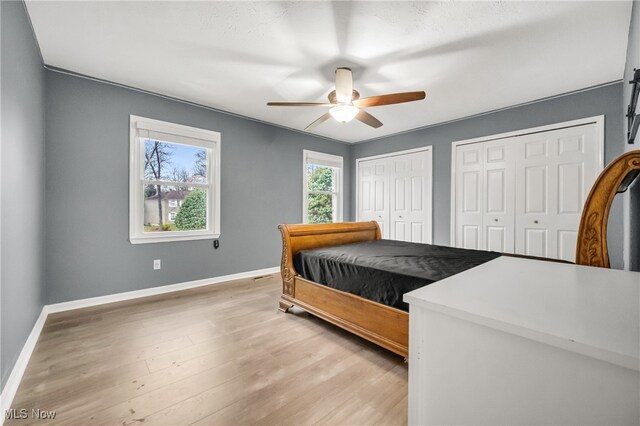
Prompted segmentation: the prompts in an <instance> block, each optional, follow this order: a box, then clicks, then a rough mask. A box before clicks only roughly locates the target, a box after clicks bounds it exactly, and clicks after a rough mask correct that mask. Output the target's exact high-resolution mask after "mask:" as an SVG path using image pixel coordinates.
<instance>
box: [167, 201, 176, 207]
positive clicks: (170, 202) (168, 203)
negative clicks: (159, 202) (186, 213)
mask: <svg viewBox="0 0 640 426" xmlns="http://www.w3.org/2000/svg"><path fill="white" fill-rule="evenodd" d="M167 205H168V206H169V207H171V208H176V207H178V200H175V199H171V200H167Z"/></svg>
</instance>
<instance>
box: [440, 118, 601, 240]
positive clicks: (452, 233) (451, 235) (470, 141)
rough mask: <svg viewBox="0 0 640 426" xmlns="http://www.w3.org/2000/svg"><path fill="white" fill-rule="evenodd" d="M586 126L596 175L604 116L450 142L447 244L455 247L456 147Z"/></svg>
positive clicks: (599, 169)
mask: <svg viewBox="0 0 640 426" xmlns="http://www.w3.org/2000/svg"><path fill="white" fill-rule="evenodd" d="M587 124H595V125H596V146H597V148H598V153H597V155H598V170H596V171H597V172H598V173H599V172H601V171H602V170H603V169H604V126H605V116H604V115H596V116H593V117H586V118H580V119H578V120H570V121H563V122H560V123H554V124H548V125H545V126H538V127H531V128H528V129H521V130H516V131H513V132H505V133H498V134H495V135H489V136H482V137H479V138H473V139H463V140H459V141H453V142H451V206H450V208H451V210H450V230H449V238H450V241H449V244H450V246H451V247H455V246H456V245H455V236H456V196H455V195H456V193H455V190H456V147H458V146H460V145H469V144H474V143H481V142H489V141H493V140H498V139H508V138H513V137H518V136H525V135H531V134H534V133H544V132H549V131H552V130H561V129H567V128H569V127H578V126H584V125H587Z"/></svg>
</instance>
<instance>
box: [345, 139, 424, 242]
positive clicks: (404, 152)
mask: <svg viewBox="0 0 640 426" xmlns="http://www.w3.org/2000/svg"><path fill="white" fill-rule="evenodd" d="M423 151H425V152H427V151H428V152H430V153H431V162H430V163H429V172H428V176H427V177H428V178H429V195H430V197H429V200H427V201H428V202H429V211H430V213H431V214H430V215H429V220H428V223H427V229H428V231H429V239H430V241H431V242H430V244H433V145H426V146H421V147H418V148H411V149H405V150H402V151H394V152H389V153H386V154H378V155H371V156H369V157H362V158H356V176H355V183H356V215H355V218H356V222H359V221H360V194H359V191H360V182H359V179H360V163H361V162H363V161H370V160H378V159H381V158H389V157H396V156H398V155H405V154H414V153H416V152H423Z"/></svg>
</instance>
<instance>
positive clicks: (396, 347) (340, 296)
mask: <svg viewBox="0 0 640 426" xmlns="http://www.w3.org/2000/svg"><path fill="white" fill-rule="evenodd" d="M638 174H640V151H631V152H628V153H626V154H624V155H622V156H621V157H619V158H618V159H616V160H615V161H613V162H612V163H611V164H609V166H607V168H605V169H604V170H603V171H602V173H601V174H600V176H599V177H598V179H597V180H596V182H595V184H594V186H593V188H592V189H591V192H590V194H589V197H588V198H587V200H586V202H585V206H584V209H583V213H582V218H581V221H580V228H579V232H578V239H577V241H578V242H577V247H576V264H579V265H588V266H598V267H605V268H608V267H609V257H608V251H607V238H606V231H607V220H608V216H609V210H610V208H611V204H612V202H613V198H614V196H615V194H616V193H620V192H624V191H625V190H626V189H627V188H628V187H629V185H630V184H631V182H632V181H633V179H634V178H635V177H636V176H637V175H638ZM279 228H280V232H281V233H282V263H281V273H282V283H283V287H282V296H281V298H280V310H281V311H283V312H287V310H289V308H291V307H292V306H294V305H295V306H297V307H299V308H302V309H304V310H305V311H307V312H309V313H311V314H313V315H315V316H317V317H320V318H322V319H324V320H326V321H328V322H330V323H332V324H335V325H337V326H338V327H341V328H343V329H345V330H348V331H350V332H352V333H354V334H356V335H358V336H360V337H362V338H364V339H367V340H369V341H371V342H373V343H376V344H378V345H379V346H382V347H384V348H386V349H388V350H390V351H392V352H395V353H397V354H399V355H401V356H403V357H405V358H406V357H407V354H408V345H409V314H408V312H405V311H403V310H400V309H397V308H394V307H390V306H386V305H383V304H381V303H377V302H374V301H371V300H368V299H365V298H362V297H360V296H357V295H354V294H351V293H348V292H344V291H340V290H336V289H333V288H331V287H328V286H325V285H322V284H318V283H315V282H312V281H309V280H306V279H304V278H303V277H302V276H300V275H299V274H298V273H297V272H296V269H295V267H294V256H295V255H296V254H297V253H298V252H300V251H302V250H310V249H315V248H321V247H329V246H338V245H343V244H351V243H357V242H364V241H372V240H379V239H381V233H380V228H379V227H378V224H377V223H376V222H375V221H372V222H351V223H335V224H320V225H280V226H279ZM525 257H526V256H525ZM549 260H551V259H549Z"/></svg>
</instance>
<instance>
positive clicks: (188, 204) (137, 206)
mask: <svg viewBox="0 0 640 426" xmlns="http://www.w3.org/2000/svg"><path fill="white" fill-rule="evenodd" d="M129 194H130V195H129V196H130V200H129V239H130V241H131V243H133V244H140V243H154V242H166V241H182V240H197V239H205V238H218V237H219V236H220V133H218V132H214V131H210V130H202V129H197V128H193V127H187V126H182V125H178V124H173V123H166V122H162V121H158V120H151V119H148V118H142V117H136V116H133V115H132V116H131V117H130V171H129Z"/></svg>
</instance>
